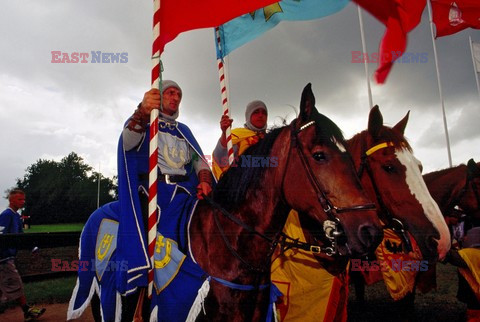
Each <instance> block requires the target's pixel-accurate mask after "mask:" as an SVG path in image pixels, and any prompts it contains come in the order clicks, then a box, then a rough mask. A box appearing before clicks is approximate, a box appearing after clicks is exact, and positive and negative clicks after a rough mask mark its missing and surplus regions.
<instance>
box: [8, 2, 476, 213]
mask: <svg viewBox="0 0 480 322" xmlns="http://www.w3.org/2000/svg"><path fill="white" fill-rule="evenodd" d="M363 18H364V25H365V34H366V45H367V52H368V53H370V54H371V53H374V52H377V51H378V44H379V41H380V39H381V37H382V35H383V32H384V26H383V25H381V24H380V23H379V22H377V21H376V20H375V19H374V18H373V17H371V16H370V15H369V14H368V13H365V12H364V14H363ZM151 19H152V3H151V1H133V0H115V1H113V0H102V1H96V0H95V1H94V0H84V1H65V0H35V1H33V0H23V1H5V2H4V3H2V10H1V11H0V30H1V33H2V37H1V42H0V46H1V50H0V126H1V128H2V132H1V133H2V135H1V140H0V151H2V152H1V153H0V165H1V167H0V191H1V192H2V193H3V191H4V190H6V189H8V188H11V187H12V186H14V185H15V182H16V178H21V177H23V176H24V174H25V169H26V168H27V167H28V166H29V165H31V164H33V163H35V162H36V161H37V160H39V159H53V160H56V161H59V160H60V159H61V158H62V157H64V156H66V155H67V154H69V153H70V152H72V151H74V152H76V153H77V154H79V155H80V156H82V157H83V158H84V160H85V162H86V163H88V164H89V165H91V166H93V167H94V168H95V169H96V170H97V171H98V169H100V171H101V172H102V173H103V174H104V175H106V176H113V175H114V174H116V171H117V170H116V146H117V141H118V137H119V134H120V132H121V129H122V125H123V123H124V121H125V120H126V118H128V117H129V115H130V114H131V113H132V112H133V110H134V109H135V107H136V105H137V104H138V103H139V102H140V101H141V99H142V97H143V94H144V92H145V91H147V90H148V89H149V88H150V68H151V63H150V48H151V41H152V33H151ZM468 36H471V37H472V39H473V40H474V41H478V42H480V31H479V30H472V29H469V30H465V31H462V32H460V33H457V34H455V35H452V36H447V37H443V38H439V39H438V40H437V41H436V45H437V51H438V58H439V59H438V62H439V66H440V74H441V80H442V89H443V97H444V101H445V110H446V115H447V121H448V130H449V135H450V141H451V152H452V161H453V164H454V165H456V164H459V163H465V162H466V161H467V160H468V159H469V158H474V159H476V160H477V161H480V148H479V146H480V130H479V124H480V98H479V93H478V92H477V88H476V83H475V76H474V72H473V65H472V59H471V53H470V47H469V43H468ZM52 51H61V52H62V53H68V54H69V55H71V54H72V53H74V52H78V53H83V52H85V53H89V58H88V59H87V60H88V63H76V64H75V63H71V64H67V63H52ZM92 51H95V52H96V51H101V52H108V53H127V58H128V62H125V63H91V52H92ZM352 51H362V44H361V40H360V31H359V23H358V15H357V8H356V6H355V5H354V4H353V3H351V4H349V5H348V6H347V7H346V8H345V9H344V10H343V11H341V12H339V13H338V14H336V15H333V16H330V17H327V18H324V19H321V20H315V21H310V22H283V23H280V24H279V25H278V26H277V27H276V28H274V29H272V30H271V31H269V32H267V33H266V34H264V35H263V36H261V37H260V38H258V39H256V40H254V41H253V42H250V43H248V44H246V45H245V46H243V47H241V48H239V49H237V50H236V51H234V52H233V53H231V54H230V55H229V58H228V60H227V64H228V75H229V77H228V85H229V93H230V104H231V109H232V117H233V118H234V120H235V121H234V125H235V126H237V127H238V126H242V124H243V121H244V116H243V113H244V109H245V106H246V104H247V103H248V102H249V101H251V100H253V99H261V100H263V101H265V102H266V104H267V105H268V107H269V123H270V124H271V125H273V124H275V123H276V124H279V122H281V119H282V118H286V119H288V120H290V119H292V117H293V116H294V115H295V112H294V111H295V109H296V108H297V107H298V105H299V101H300V93H301V91H302V89H303V87H304V86H305V85H306V84H307V83H309V82H311V83H312V86H313V90H314V93H315V96H316V100H317V108H318V109H319V111H320V112H322V113H324V114H325V115H327V116H329V117H330V118H332V119H333V120H334V121H335V122H336V123H337V124H338V125H339V126H340V128H341V129H342V130H343V131H344V133H345V136H346V137H351V136H352V135H353V134H355V133H357V132H359V131H361V130H363V129H365V128H366V126H367V117H368V111H369V103H368V94H367V86H366V78H365V71H364V65H363V64H360V63H352ZM407 52H411V53H426V57H427V58H428V59H427V60H428V61H427V62H426V63H403V64H395V66H394V68H393V71H392V73H391V74H390V76H389V78H388V79H387V83H386V84H385V85H382V86H379V85H376V84H374V83H373V82H372V92H373V102H374V104H378V105H379V106H380V109H381V111H382V113H383V116H384V120H385V122H386V123H387V124H389V125H394V124H395V123H396V122H397V121H399V120H400V119H401V118H402V117H403V116H404V115H405V114H406V113H407V111H409V110H410V111H411V113H410V121H409V124H408V126H407V129H406V136H407V137H408V139H409V141H410V143H411V145H412V147H413V149H414V152H415V155H416V156H417V157H418V158H419V159H420V160H421V161H422V162H423V165H424V169H425V171H426V172H429V171H432V170H437V169H442V168H446V167H448V154H447V148H446V139H445V132H444V129H443V119H442V113H441V105H440V98H439V91H438V85H437V77H436V71H435V61H434V55H433V47H432V39H431V35H430V25H429V22H428V12H427V10H426V9H425V11H424V14H423V19H422V22H421V23H420V25H419V26H418V27H417V28H416V29H415V30H414V31H413V32H411V33H410V35H409V43H408V47H407ZM162 61H163V65H164V69H165V70H164V73H163V78H164V79H174V80H176V81H177V82H178V83H179V84H180V86H181V87H182V89H183V93H184V98H183V101H182V104H181V114H180V118H179V120H180V121H182V122H184V123H186V124H187V125H189V126H190V128H191V129H192V131H193V132H194V134H195V135H196V137H197V140H198V141H199V143H200V145H201V146H202V148H203V150H204V152H205V154H209V153H210V152H211V151H212V150H213V148H214V145H215V143H216V141H217V139H218V137H219V135H220V129H219V119H220V115H221V113H222V107H221V101H220V89H219V82H218V70H217V67H216V57H215V47H214V36H213V30H212V29H203V30H196V31H190V32H186V33H183V34H181V35H180V36H179V37H177V39H175V40H174V41H173V42H171V43H169V44H167V46H166V49H165V52H164V54H163V55H162ZM368 67H369V70H370V74H372V73H373V71H374V69H375V67H376V66H375V64H369V66H368ZM0 202H1V206H6V205H7V202H6V200H5V199H3V198H2V199H1V201H0Z"/></svg>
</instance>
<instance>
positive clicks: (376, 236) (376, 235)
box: [358, 225, 383, 249]
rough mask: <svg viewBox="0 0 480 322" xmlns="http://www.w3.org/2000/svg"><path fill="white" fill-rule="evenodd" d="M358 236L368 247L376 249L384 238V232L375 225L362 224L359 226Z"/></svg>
mask: <svg viewBox="0 0 480 322" xmlns="http://www.w3.org/2000/svg"><path fill="white" fill-rule="evenodd" d="M358 238H359V239H360V241H361V242H362V243H363V245H364V246H365V247H367V248H368V249H374V248H376V247H377V246H378V244H379V243H380V241H381V240H382V238H383V232H382V231H381V230H380V229H379V228H377V227H375V226H373V225H362V226H360V227H359V228H358Z"/></svg>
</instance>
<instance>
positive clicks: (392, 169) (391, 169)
mask: <svg viewBox="0 0 480 322" xmlns="http://www.w3.org/2000/svg"><path fill="white" fill-rule="evenodd" d="M382 169H383V170H385V171H386V172H388V173H395V172H397V171H396V170H395V167H394V166H393V165H391V164H385V165H382Z"/></svg>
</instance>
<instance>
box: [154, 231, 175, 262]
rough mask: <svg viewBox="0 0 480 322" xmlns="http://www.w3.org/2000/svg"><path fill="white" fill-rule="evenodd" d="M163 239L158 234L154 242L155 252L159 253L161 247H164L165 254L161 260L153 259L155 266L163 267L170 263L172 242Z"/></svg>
mask: <svg viewBox="0 0 480 322" xmlns="http://www.w3.org/2000/svg"><path fill="white" fill-rule="evenodd" d="M164 240H165V238H164V237H163V236H162V235H160V236H158V237H157V241H156V243H155V253H157V254H161V253H162V249H165V255H164V256H163V258H162V259H161V260H154V265H155V268H164V267H165V266H167V264H168V263H170V260H171V256H170V254H171V252H172V243H171V242H170V240H168V239H167V240H165V242H164Z"/></svg>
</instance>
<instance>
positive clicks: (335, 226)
mask: <svg viewBox="0 0 480 322" xmlns="http://www.w3.org/2000/svg"><path fill="white" fill-rule="evenodd" d="M314 124H315V121H311V122H309V123H307V124H305V125H303V126H301V127H300V128H299V129H298V130H297V129H295V128H294V122H292V125H291V128H290V131H291V140H290V148H289V151H290V150H291V148H292V147H293V146H295V147H296V149H297V151H298V153H299V155H300V159H301V160H302V165H303V168H304V169H305V171H306V173H307V177H308V179H309V181H310V183H311V185H312V186H313V188H314V189H315V191H316V193H317V198H318V199H319V201H320V203H321V205H322V207H323V211H324V212H325V213H326V214H327V217H328V218H329V219H328V220H325V221H324V223H323V230H324V232H325V236H326V237H327V239H328V240H329V242H330V245H329V246H320V245H314V244H310V243H305V242H301V241H299V240H298V239H294V238H291V237H289V236H288V235H286V234H284V233H283V232H278V233H277V234H276V235H275V238H270V237H268V236H267V235H265V234H263V233H261V232H259V231H257V230H256V229H255V228H253V227H250V226H249V225H247V224H245V223H244V222H243V221H241V220H240V219H238V218H237V217H235V216H233V215H232V214H231V213H229V212H228V211H227V210H226V209H225V208H223V207H222V206H221V205H220V204H218V203H216V202H215V201H214V200H213V199H211V198H210V197H208V196H206V195H203V197H204V199H205V200H206V201H207V202H209V203H210V204H211V205H212V206H213V207H214V208H215V209H217V210H219V211H220V213H222V214H223V215H224V216H225V217H226V218H228V219H229V220H231V221H233V222H234V223H236V224H237V225H239V226H241V227H242V228H244V229H245V230H247V231H249V232H250V233H252V234H255V235H257V236H259V237H261V238H263V239H265V240H266V241H268V242H269V243H270V245H271V246H270V251H269V253H268V255H267V256H266V258H267V259H268V262H267V263H266V264H265V265H264V266H262V267H256V266H253V265H252V264H250V263H249V262H247V261H246V260H245V259H244V258H243V257H242V256H241V255H240V254H239V253H238V252H237V251H236V250H235V249H234V248H233V246H232V245H231V243H230V241H229V240H228V238H227V236H226V234H225V231H224V230H223V227H222V225H221V223H220V221H219V218H218V215H217V213H216V211H213V217H214V220H215V223H216V226H217V228H218V229H219V231H220V235H221V236H222V239H223V241H224V242H225V245H226V246H227V248H228V249H229V250H230V252H231V253H232V254H233V255H234V256H235V257H236V258H237V259H238V260H240V261H241V262H242V263H243V264H244V265H246V266H247V267H248V268H249V269H250V270H252V271H255V272H258V273H265V272H268V271H269V270H270V263H269V259H270V257H271V256H272V255H273V253H274V251H275V249H276V247H277V246H279V245H280V247H281V250H282V252H283V251H285V250H286V249H289V248H299V249H303V250H307V251H310V252H312V253H315V254H320V253H324V254H326V255H327V256H334V255H337V254H340V252H339V250H338V239H339V238H340V237H341V236H342V235H343V234H344V232H343V231H342V230H341V229H340V219H339V218H338V217H336V216H335V214H339V213H343V212H347V211H360V210H371V209H375V205H374V204H373V203H372V204H366V205H356V206H352V207H336V206H334V205H333V204H332V202H331V201H330V200H329V199H328V198H327V196H326V194H325V193H324V191H323V190H322V189H321V186H320V184H319V182H318V180H317V178H316V177H315V175H314V173H313V171H312V169H311V168H310V167H309V166H308V161H307V158H306V156H305V154H304V152H303V149H302V145H301V143H300V141H299V140H298V134H299V133H300V132H301V131H303V130H305V129H306V128H308V127H309V126H312V125H314ZM289 160H290V153H289V154H288V157H287V162H286V164H285V171H284V173H283V176H282V184H281V186H282V191H283V184H284V180H285V174H286V171H287V168H288V163H289ZM283 198H284V199H285V197H283Z"/></svg>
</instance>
